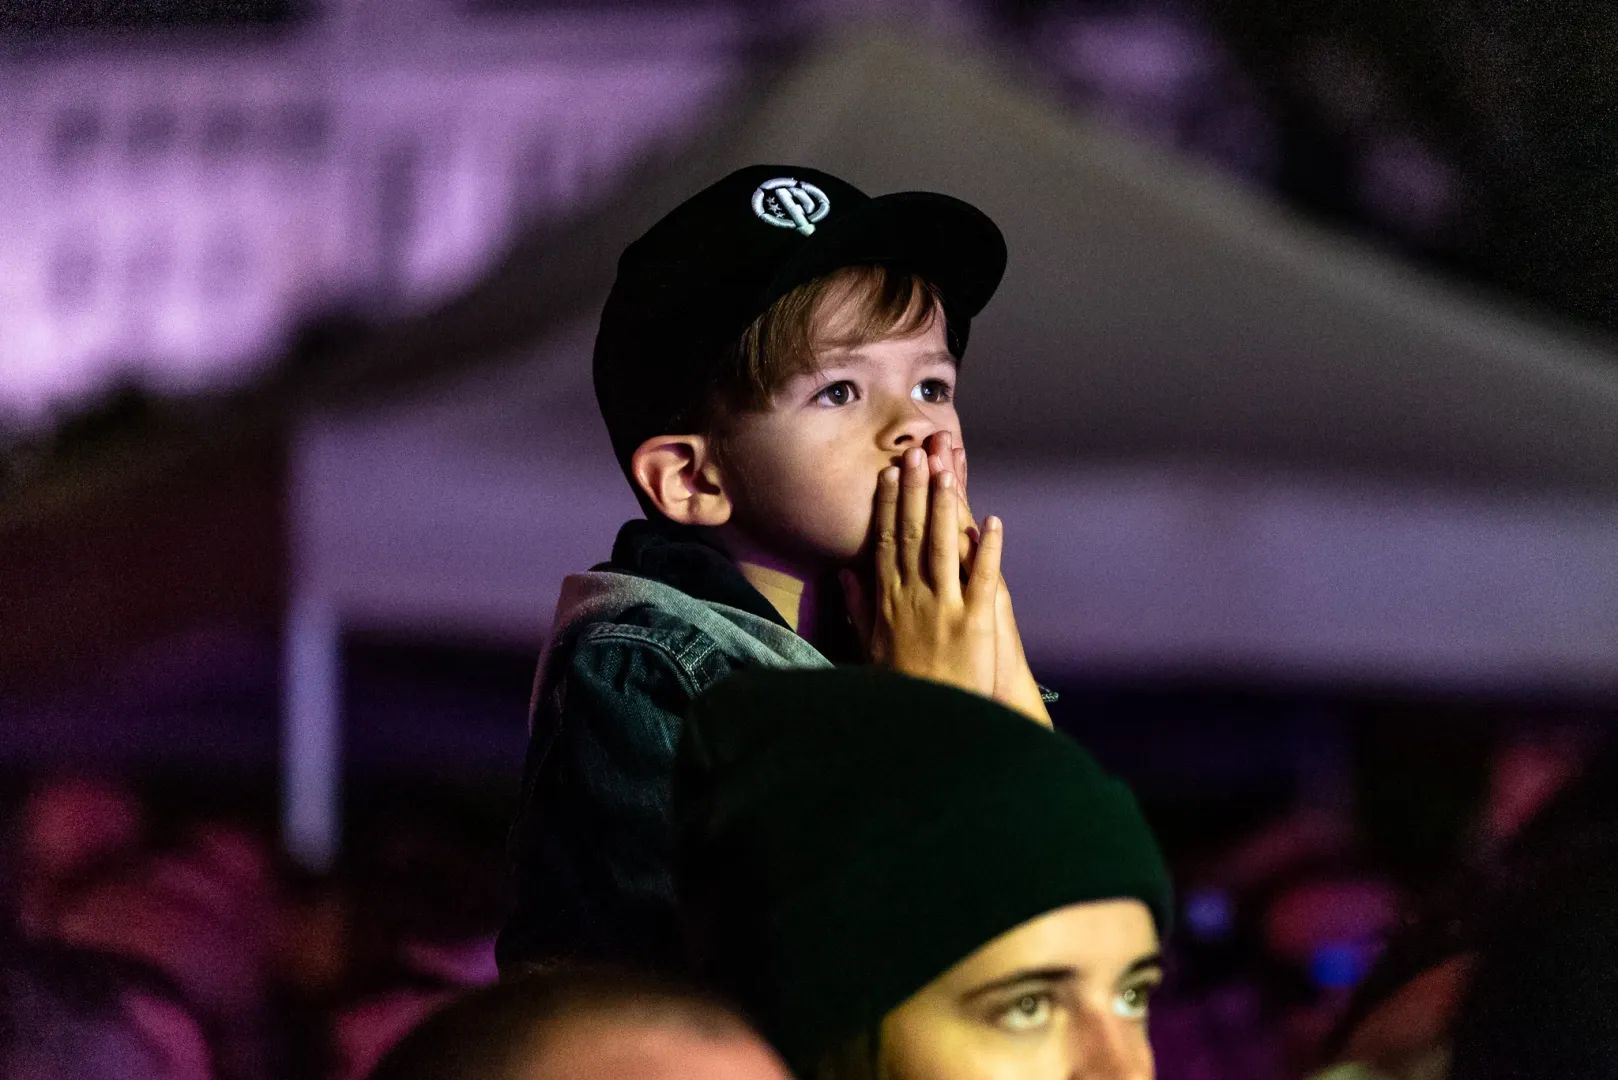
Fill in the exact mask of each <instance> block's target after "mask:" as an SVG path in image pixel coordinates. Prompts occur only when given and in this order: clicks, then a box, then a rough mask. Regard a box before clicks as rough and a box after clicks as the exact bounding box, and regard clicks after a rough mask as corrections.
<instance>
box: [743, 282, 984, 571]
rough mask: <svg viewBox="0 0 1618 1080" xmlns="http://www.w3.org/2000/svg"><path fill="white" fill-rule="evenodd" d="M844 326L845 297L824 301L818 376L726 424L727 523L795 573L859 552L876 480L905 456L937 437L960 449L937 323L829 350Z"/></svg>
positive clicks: (801, 379) (950, 370) (818, 327)
mask: <svg viewBox="0 0 1618 1080" xmlns="http://www.w3.org/2000/svg"><path fill="white" fill-rule="evenodd" d="M850 319H851V313H850V304H849V301H848V298H847V297H846V296H844V295H840V294H838V293H833V294H831V295H829V296H827V298H826V300H825V302H824V303H823V304H822V305H821V308H820V310H819V311H818V312H817V313H816V318H815V338H814V339H815V343H816V344H815V360H816V362H817V363H818V365H819V370H817V371H813V372H809V373H806V374H802V375H797V376H794V377H792V378H791V379H790V380H788V381H787V382H786V384H785V385H783V386H782V387H781V388H780V389H779V390H777V391H776V393H775V395H774V396H773V398H772V399H771V402H770V406H769V408H767V409H765V410H763V411H760V412H751V413H746V414H743V415H742V416H740V417H737V418H736V419H735V420H733V421H732V424H731V430H730V433H729V434H728V436H727V438H726V440H725V455H724V480H725V486H726V491H727V494H729V495H730V497H731V501H732V505H733V507H734V510H733V514H732V518H731V523H732V526H733V527H734V528H735V529H739V530H740V531H741V532H742V534H743V535H744V536H745V538H746V540H747V541H748V542H749V543H751V544H754V545H757V546H758V547H759V548H760V549H761V550H760V551H759V552H758V553H757V554H762V555H767V556H772V557H774V558H775V559H778V560H782V561H784V562H785V563H786V564H787V567H786V568H787V569H792V570H797V571H800V572H806V573H812V572H816V571H818V570H820V569H822V568H824V566H825V565H826V564H828V563H832V564H837V563H846V562H849V561H851V560H853V559H854V558H856V557H857V556H858V555H859V554H860V553H861V552H862V551H864V550H865V549H866V545H867V542H868V539H869V535H870V531H871V513H872V502H873V499H874V498H875V495H876V480H877V474H878V473H879V472H881V471H882V470H883V469H884V468H886V467H887V466H889V465H898V464H900V460H901V458H902V457H903V455H904V452H905V451H906V450H908V449H910V448H911V447H913V446H921V445H922V444H923V443H925V442H926V440H927V438H928V436H930V435H932V434H933V433H934V432H939V431H947V432H949V433H950V436H951V438H952V440H953V442H954V445H957V446H959V445H961V421H960V417H959V416H958V415H957V414H956V412H955V383H956V362H955V358H954V357H953V356H951V355H950V352H949V349H948V347H947V345H946V344H945V337H944V320H943V317H942V314H941V313H940V314H936V315H935V316H934V317H933V318H931V319H930V320H929V321H928V322H927V324H926V325H925V326H923V327H922V328H921V329H920V330H919V331H917V332H915V333H913V334H910V335H908V336H905V337H890V338H884V339H881V340H878V341H873V342H869V343H866V344H856V345H846V344H836V343H837V342H838V341H839V340H840V339H841V338H842V337H843V336H844V335H843V333H842V331H843V328H844V326H846V325H847V324H848V322H849V321H850Z"/></svg>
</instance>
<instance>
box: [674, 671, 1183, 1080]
mask: <svg viewBox="0 0 1618 1080" xmlns="http://www.w3.org/2000/svg"><path fill="white" fill-rule="evenodd" d="M674 798H675V806H676V822H677V831H678V848H679V850H678V854H677V859H676V866H677V868H678V874H679V884H680V892H681V900H682V903H684V904H685V905H686V910H687V915H688V918H689V920H690V925H691V932H692V937H693V943H694V945H695V949H696V952H697V954H698V955H697V959H698V962H699V964H701V965H702V967H703V968H704V970H706V971H707V972H708V974H709V975H710V976H711V977H712V978H714V979H715V981H716V982H717V984H718V985H720V986H722V987H723V988H724V989H725V990H726V991H727V992H729V993H731V994H733V995H734V996H735V997H736V998H737V1000H738V1001H739V1002H741V1003H742V1004H743V1005H744V1006H745V1007H746V1008H747V1009H748V1010H749V1011H750V1013H751V1014H752V1016H753V1018H754V1019H755V1020H756V1021H757V1022H758V1023H759V1024H760V1026H761V1029H762V1030H763V1032H764V1033H765V1035H766V1036H767V1037H769V1038H770V1039H771V1040H772V1041H773V1042H774V1044H775V1045H776V1047H777V1048H778V1049H779V1050H780V1051H781V1052H782V1055H783V1056H784V1057H785V1058H786V1060H787V1061H788V1063H789V1064H790V1065H791V1066H792V1067H793V1068H794V1069H795V1070H796V1071H797V1072H798V1073H799V1075H802V1076H806V1077H815V1078H825V1080H843V1078H852V1077H875V1076H882V1077H886V1078H889V1080H978V1078H989V1077H995V1078H1006V1080H1010V1078H1016V1080H1044V1078H1050V1080H1058V1078H1069V1077H1096V1078H1102V1077H1105V1078H1130V1080H1143V1078H1147V1077H1150V1076H1151V1075H1152V1072H1153V1063H1152V1052H1151V1048H1150V1046H1149V1044H1148V1042H1147V1035H1146V1013H1147V1003H1148V999H1149V998H1150V996H1151V994H1152V991H1153V990H1154V989H1155V988H1156V986H1157V985H1158V983H1159V982H1160V981H1161V978H1162V974H1161V965H1160V960H1159V953H1158V949H1159V940H1160V935H1161V934H1162V933H1163V931H1164V929H1165V926H1166V924H1167V921H1168V918H1169V912H1170V910H1171V909H1170V896H1169V882H1168V875H1167V871H1166V869H1165V867H1164V864H1163V860H1162V856H1161V854H1160V853H1159V851H1158V848H1157V844H1156V841H1155V840H1154V838H1153V836H1152V833H1151V831H1150V830H1149V829H1148V827H1147V825H1146V822H1145V820H1144V819H1143V818H1142V816H1141V814H1140V810H1139V808H1138V807H1137V805H1136V803H1135V799H1134V797H1133V795H1132V794H1131V793H1130V791H1129V789H1128V788H1127V787H1125V786H1124V785H1123V784H1122V783H1121V782H1119V781H1118V780H1115V779H1113V778H1111V777H1109V776H1108V775H1106V774H1105V773H1103V772H1102V771H1101V769H1100V768H1099V767H1098V766H1097V765H1096V763H1095V762H1094V761H1093V760H1092V759H1091V758H1090V756H1089V754H1087V753H1086V752H1085V751H1084V750H1083V749H1082V748H1080V747H1079V746H1078V745H1077V744H1076V743H1074V742H1073V741H1072V740H1070V739H1068V738H1067V737H1066V736H1063V735H1061V734H1059V733H1057V732H1054V731H1051V730H1049V729H1046V728H1044V727H1042V726H1040V725H1037V724H1033V723H1030V722H1029V721H1028V719H1027V718H1026V717H1024V716H1023V715H1021V714H1019V713H1016V712H1013V711H1011V710H1009V709H1007V708H1005V707H1004V706H1001V705H999V704H997V703H995V702H993V701H990V700H988V699H986V698H982V697H978V696H976V695H973V694H969V693H966V692H964V691H960V690H956V689H953V688H950V687H946V686H942V685H939V684H935V683H931V682H923V681H919V680H915V679H909V678H906V677H904V676H900V675H896V674H892V673H889V672H884V671H880V670H876V669H870V668H838V669H832V670H821V671H793V672H787V671H781V672H748V673H744V674H741V675H738V676H734V677H733V678H731V679H730V680H728V681H727V682H725V683H724V684H721V685H720V686H719V687H718V688H716V689H715V690H714V691H712V692H711V693H710V694H708V695H707V696H706V697H704V698H703V699H701V700H699V702H698V703H697V705H696V706H695V708H694V709H693V710H692V713H691V716H690V718H689V720H688V722H687V725H686V728H685V733H684V736H683V738H682V741H681V744H680V749H679V755H678V764H677V766H676V772H675V793H674Z"/></svg>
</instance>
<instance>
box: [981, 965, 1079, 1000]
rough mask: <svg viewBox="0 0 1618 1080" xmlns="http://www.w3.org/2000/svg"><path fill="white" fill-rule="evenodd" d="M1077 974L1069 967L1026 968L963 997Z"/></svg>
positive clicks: (1055, 980)
mask: <svg viewBox="0 0 1618 1080" xmlns="http://www.w3.org/2000/svg"><path fill="white" fill-rule="evenodd" d="M1078 974H1079V973H1078V970H1077V969H1075V968H1070V967H1047V968H1027V969H1025V970H1023V971H1016V972H1013V973H1012V974H1010V975H1007V976H1005V977H1004V978H1001V979H996V980H994V981H993V982H987V983H984V984H983V985H982V986H979V987H976V988H974V989H972V990H969V991H967V992H966V995H965V999H966V1000H967V1001H971V1000H972V999H973V998H979V997H983V996H984V995H985V994H992V993H994V992H996V991H998V990H1009V989H1010V988H1011V987H1013V986H1021V985H1022V984H1023V983H1031V982H1062V981H1063V980H1065V979H1072V978H1075V977H1077V976H1078Z"/></svg>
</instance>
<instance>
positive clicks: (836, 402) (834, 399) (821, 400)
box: [814, 381, 857, 408]
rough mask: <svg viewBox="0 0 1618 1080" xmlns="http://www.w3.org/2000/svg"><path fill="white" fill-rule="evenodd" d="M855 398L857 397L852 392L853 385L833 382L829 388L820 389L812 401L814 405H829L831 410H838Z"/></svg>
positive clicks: (845, 382)
mask: <svg viewBox="0 0 1618 1080" xmlns="http://www.w3.org/2000/svg"><path fill="white" fill-rule="evenodd" d="M856 396H857V395H856V394H855V392H854V384H853V383H851V382H847V381H844V382H834V383H832V384H831V385H830V386H827V387H824V388H822V389H821V390H819V391H818V392H817V393H816V394H815V398H814V400H815V401H816V403H818V404H821V405H830V406H832V407H833V408H840V407H842V406H844V405H847V404H848V403H849V402H851V401H853V400H854V398H855V397H856Z"/></svg>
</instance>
